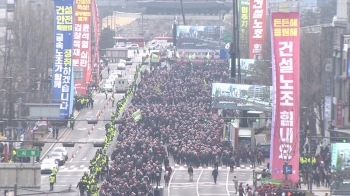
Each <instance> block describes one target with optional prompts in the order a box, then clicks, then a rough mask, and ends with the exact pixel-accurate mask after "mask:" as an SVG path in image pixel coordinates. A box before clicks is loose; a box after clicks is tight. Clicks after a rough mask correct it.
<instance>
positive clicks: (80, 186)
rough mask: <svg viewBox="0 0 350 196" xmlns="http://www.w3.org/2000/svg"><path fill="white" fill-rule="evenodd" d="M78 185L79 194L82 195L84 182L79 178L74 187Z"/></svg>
mask: <svg viewBox="0 0 350 196" xmlns="http://www.w3.org/2000/svg"><path fill="white" fill-rule="evenodd" d="M78 187H79V192H80V195H84V183H83V180H82V179H80V181H79V182H78V185H77V187H76V188H78Z"/></svg>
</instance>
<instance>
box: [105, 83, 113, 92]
mask: <svg viewBox="0 0 350 196" xmlns="http://www.w3.org/2000/svg"><path fill="white" fill-rule="evenodd" d="M103 90H107V91H108V92H112V91H113V85H112V84H111V83H105V84H104V85H103Z"/></svg>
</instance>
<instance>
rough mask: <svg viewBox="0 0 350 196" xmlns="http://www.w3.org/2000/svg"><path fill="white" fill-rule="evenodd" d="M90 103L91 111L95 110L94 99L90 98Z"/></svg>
mask: <svg viewBox="0 0 350 196" xmlns="http://www.w3.org/2000/svg"><path fill="white" fill-rule="evenodd" d="M89 102H90V106H91V109H93V108H94V100H93V99H92V97H90V100H89Z"/></svg>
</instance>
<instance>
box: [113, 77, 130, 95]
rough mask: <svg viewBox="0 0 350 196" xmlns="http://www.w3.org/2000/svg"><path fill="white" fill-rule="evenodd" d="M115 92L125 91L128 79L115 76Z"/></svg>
mask: <svg viewBox="0 0 350 196" xmlns="http://www.w3.org/2000/svg"><path fill="white" fill-rule="evenodd" d="M114 87H115V92H116V93H118V92H126V91H127V90H128V88H129V81H128V79H127V78H116V79H115V85H114Z"/></svg>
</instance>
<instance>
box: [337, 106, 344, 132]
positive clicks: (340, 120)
mask: <svg viewBox="0 0 350 196" xmlns="http://www.w3.org/2000/svg"><path fill="white" fill-rule="evenodd" d="M337 125H338V126H342V125H343V103H342V102H341V101H338V103H337Z"/></svg>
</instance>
